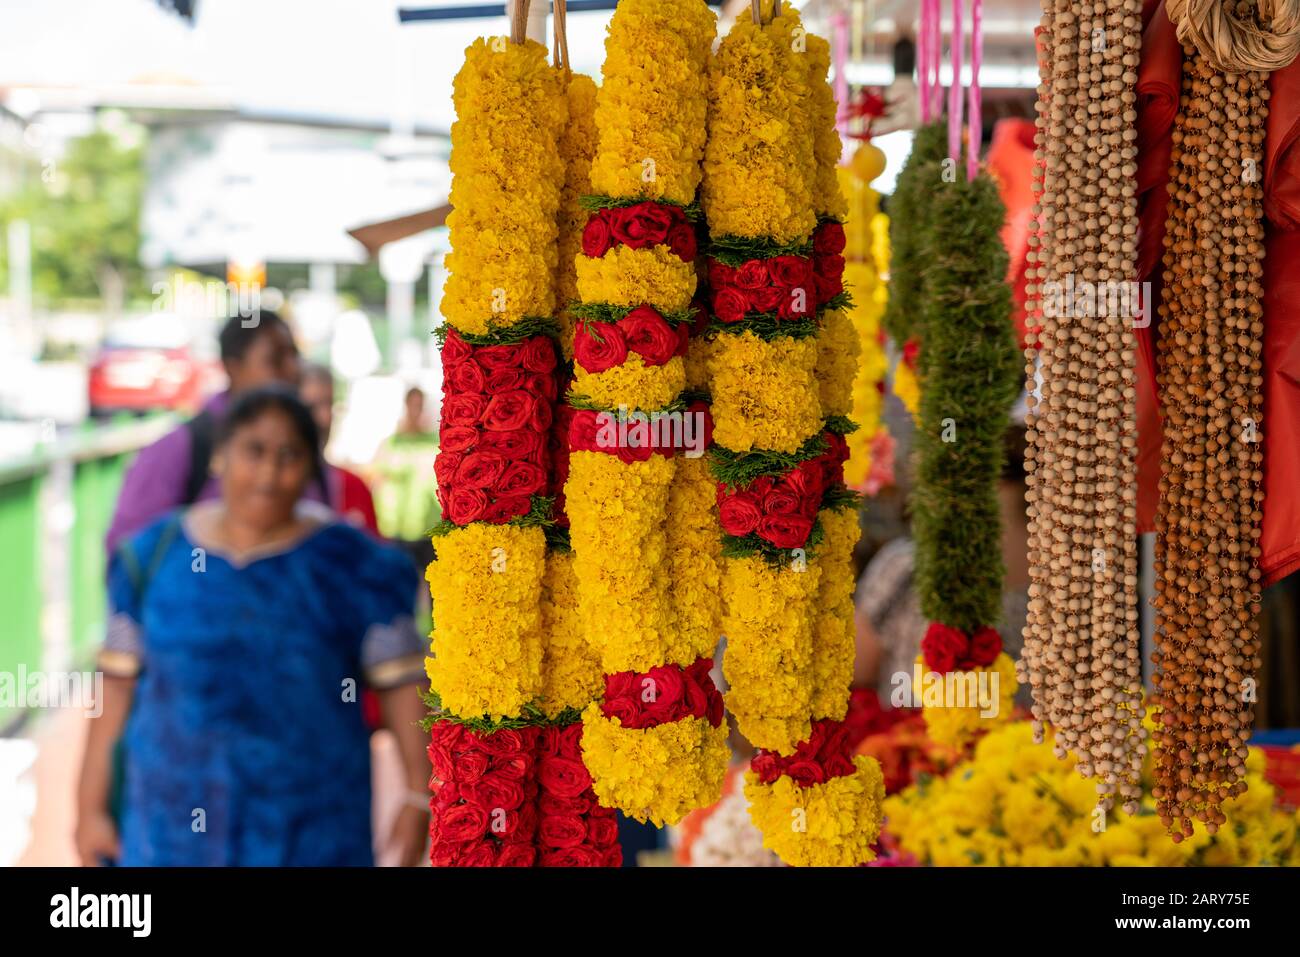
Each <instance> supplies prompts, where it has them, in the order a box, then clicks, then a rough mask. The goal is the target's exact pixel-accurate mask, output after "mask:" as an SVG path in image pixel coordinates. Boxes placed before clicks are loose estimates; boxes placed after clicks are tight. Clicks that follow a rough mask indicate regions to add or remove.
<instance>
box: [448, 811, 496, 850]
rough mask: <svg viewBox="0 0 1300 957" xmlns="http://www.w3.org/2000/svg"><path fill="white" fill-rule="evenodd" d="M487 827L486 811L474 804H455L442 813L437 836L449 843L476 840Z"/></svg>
mask: <svg viewBox="0 0 1300 957" xmlns="http://www.w3.org/2000/svg"><path fill="white" fill-rule="evenodd" d="M487 827H488V813H487V811H486V810H485V809H483V808H481V807H479V806H478V805H476V804H457V805H456V806H455V807H452V808H448V809H447V811H446V813H444V814H443V815H442V820H441V822H440V824H439V828H438V836H439V837H440V838H441V839H442V840H444V841H446V842H447V843H449V844H463V843H465V842H466V841H477V840H478V839H479V838H481V837H482V836H483V835H484V834H485V833H486V832H487Z"/></svg>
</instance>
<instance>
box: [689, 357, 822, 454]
mask: <svg viewBox="0 0 1300 957" xmlns="http://www.w3.org/2000/svg"><path fill="white" fill-rule="evenodd" d="M708 368H709V384H710V387H711V389H712V392H713V428H714V432H713V438H714V441H716V442H717V443H718V444H719V445H721V446H722V447H724V448H727V449H731V450H732V451H733V452H748V451H750V450H751V449H770V450H772V451H775V452H795V451H797V450H798V449H799V447H800V446H802V445H803V443H804V442H805V441H806V440H807V439H808V436H810V435H813V434H815V433H816V432H817V431H818V429H819V428H820V427H821V424H822V418H823V415H822V406H821V399H820V389H819V388H818V385H817V340H816V338H815V337H808V338H803V339H792V338H789V337H783V338H780V339H773V340H772V341H770V342H769V341H767V340H764V339H761V338H759V337H758V336H757V335H755V334H754V333H753V332H749V331H746V332H742V333H740V334H739V335H736V334H731V333H722V334H720V335H718V336H717V338H716V339H715V340H714V341H713V344H712V348H711V350H710V352H709V357H708Z"/></svg>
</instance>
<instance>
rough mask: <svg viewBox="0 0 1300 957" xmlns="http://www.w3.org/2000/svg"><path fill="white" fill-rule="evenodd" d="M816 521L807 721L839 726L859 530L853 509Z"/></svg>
mask: <svg viewBox="0 0 1300 957" xmlns="http://www.w3.org/2000/svg"><path fill="white" fill-rule="evenodd" d="M817 517H818V520H819V521H820V522H821V524H822V532H823V537H822V543H821V545H819V546H818V547H817V558H816V562H817V564H818V565H819V566H821V583H820V585H819V586H818V595H817V621H816V624H815V626H814V627H815V629H816V631H815V633H814V636H813V691H812V716H813V718H831V719H832V720H835V721H839V720H840V719H842V718H843V717H844V715H845V713H846V712H847V711H848V707H849V685H851V684H852V683H853V657H854V654H855V652H856V651H857V648H856V643H855V641H856V638H857V631H856V628H855V626H854V620H853V615H854V610H855V609H854V604H853V592H854V588H855V587H856V585H857V580H856V578H855V577H854V574H853V549H854V548H855V547H856V546H857V544H858V536H859V535H860V534H861V528H860V527H859V525H858V512H857V509H854V508H827V509H822V510H821V511H820V512H819V513H818V514H817Z"/></svg>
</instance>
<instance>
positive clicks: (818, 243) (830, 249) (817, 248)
mask: <svg viewBox="0 0 1300 957" xmlns="http://www.w3.org/2000/svg"><path fill="white" fill-rule="evenodd" d="M844 244H845V237H844V227H843V226H841V225H840V224H839V223H836V222H827V223H822V224H821V225H820V226H818V227H817V229H816V231H815V232H814V233H813V252H815V253H820V254H826V253H840V252H843V251H844Z"/></svg>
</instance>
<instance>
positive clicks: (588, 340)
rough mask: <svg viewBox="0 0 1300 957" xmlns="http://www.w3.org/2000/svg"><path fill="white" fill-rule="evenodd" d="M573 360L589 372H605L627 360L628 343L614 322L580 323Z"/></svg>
mask: <svg viewBox="0 0 1300 957" xmlns="http://www.w3.org/2000/svg"><path fill="white" fill-rule="evenodd" d="M573 358H574V360H576V361H577V363H578V365H580V366H582V368H583V369H585V370H586V371H587V372H604V371H605V370H606V369H612V368H613V367H614V366H618V365H622V364H623V363H624V362H625V361H626V360H627V342H626V340H625V339H624V338H623V333H622V332H621V331H620V330H619V328H618V326H616V325H615V324H614V323H612V322H585V321H582V322H579V323H578V328H577V331H576V334H575V335H574V339H573Z"/></svg>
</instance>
